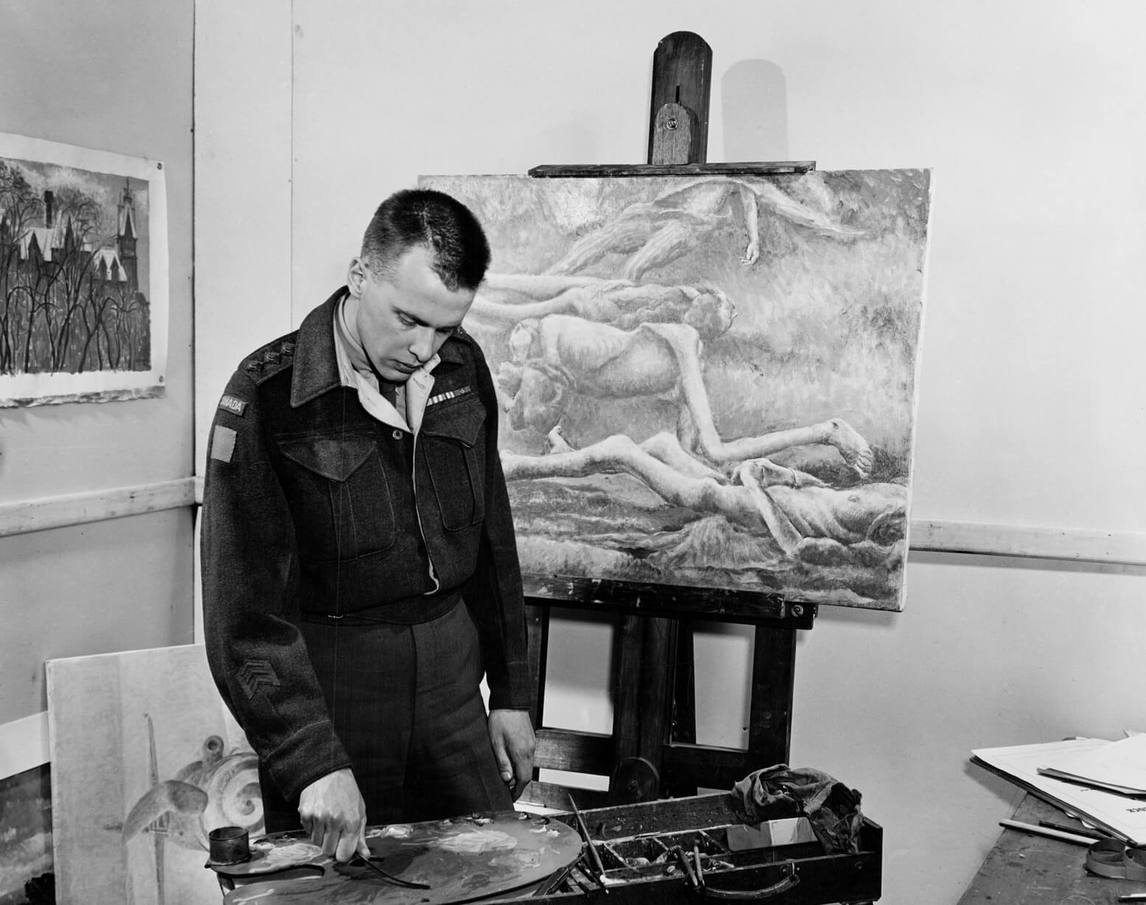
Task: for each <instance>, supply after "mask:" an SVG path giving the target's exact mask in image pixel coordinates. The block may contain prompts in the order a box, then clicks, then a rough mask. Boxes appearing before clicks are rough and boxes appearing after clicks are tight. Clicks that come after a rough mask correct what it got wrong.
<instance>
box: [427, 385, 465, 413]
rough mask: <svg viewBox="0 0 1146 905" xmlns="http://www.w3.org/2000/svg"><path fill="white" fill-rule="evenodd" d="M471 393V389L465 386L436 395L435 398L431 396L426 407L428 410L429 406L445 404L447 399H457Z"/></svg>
mask: <svg viewBox="0 0 1146 905" xmlns="http://www.w3.org/2000/svg"><path fill="white" fill-rule="evenodd" d="M473 391H474V388H473V387H470V386H465V387H458V388H457V389H456V390H447V391H446V392H444V393H438V395H437V396H431V397H430V398H429V400H428V401H427V402H426V407H427V408H429V407H430V406H431V405H437V404H438V403H439V402H445V401H446V400H447V399H457V397H458V396H465V395H466V394H467V393H472V392H473Z"/></svg>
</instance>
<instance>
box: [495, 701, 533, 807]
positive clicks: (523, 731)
mask: <svg viewBox="0 0 1146 905" xmlns="http://www.w3.org/2000/svg"><path fill="white" fill-rule="evenodd" d="M489 740H490V743H491V744H492V745H493V753H494V756H495V757H496V758H497V768H498V770H499V771H500V773H501V778H502V780H503V781H504V782H505V784H506V785H507V786H509V791H510V793H511V794H512V795H513V800H514V801H517V799H518V798H519V797H521V793H522V792H524V791H525V787H526V786H527V785H528V784H529V781H530V780H531V779H532V778H533V748H534V745H535V744H536V742H535V740H534V737H533V724H532V723H531V722H530V720H529V711H528V710H491V711H490V713H489Z"/></svg>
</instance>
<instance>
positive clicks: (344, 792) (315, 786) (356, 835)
mask: <svg viewBox="0 0 1146 905" xmlns="http://www.w3.org/2000/svg"><path fill="white" fill-rule="evenodd" d="M298 816H299V817H300V818H301V819H302V827H303V829H304V830H306V831H307V832H308V833H310V841H311V842H313V843H314V844H315V845H320V846H322V850H323V852H325V853H326V854H328V855H333V856H334V858H335V860H336V861H349V860H350V859H351V858H353V857H354V855H355V854H359V855H361V856H362V857H363V858H369V857H370V849H369V848H368V847H367V845H366V835H365V833H366V802H365V801H363V800H362V793H361V792H359V791H358V783H357V782H356V781H355V779H354V774H353V773H351V772H350V770H349V768H347V769H343V770H337V771H335V772H334V773H328V774H327V775H326V776H323V777H321V778H320V779H316V780H315V781H314V782H312V783H311V784H310V785H309V786H307V787H306V788H305V789H303V790H302V794H301V795H300V796H299V799H298Z"/></svg>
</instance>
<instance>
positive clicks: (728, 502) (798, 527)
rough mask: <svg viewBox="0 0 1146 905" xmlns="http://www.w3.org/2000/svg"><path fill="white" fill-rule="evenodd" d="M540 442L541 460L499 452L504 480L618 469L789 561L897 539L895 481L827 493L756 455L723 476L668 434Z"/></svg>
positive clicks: (836, 556) (900, 496) (556, 435)
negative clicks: (768, 542) (769, 544)
mask: <svg viewBox="0 0 1146 905" xmlns="http://www.w3.org/2000/svg"><path fill="white" fill-rule="evenodd" d="M548 440H549V451H548V453H547V454H545V455H541V456H524V455H519V454H517V453H512V452H508V451H503V452H502V454H501V459H502V468H503V469H504V471H505V476H506V479H507V480H510V481H514V480H521V479H525V478H547V477H584V476H586V475H592V474H600V473H615V472H624V473H627V474H630V475H633V476H634V477H636V478H639V479H640V480H641V481H643V482H644V483H645V484H646V485H648V487H649V488H650V489H652V490H653V491H655V492H656V493H657V494H658V495H660V496H661V497H662V498H663V499H664V500H665V501H667V502H669V503H671V504H673V505H679V506H686V507H688V508H690V509H694V510H696V511H698V512H704V513H709V514H715V515H722V516H724V517H725V518H727V519H728V520H729V521H730V522H732V523H734V524H738V525H740V526H741V527H744V528H747V529H748V530H750V531H752V532H762V531H766V532H767V533H768V534H770V535H771V536H772V538H773V539H774V540H775V541H776V543H777V546H779V547H780V549H781V550H782V551H783V552H784V553H785V554H786V555H787V556H788V557H790V558H794V559H806V560H813V561H818V562H824V561H830V560H834V561H840V560H844V559H846V558H848V557H850V556H851V555H852V553H853V551H855V552H859V553H860V554H861V555H862V554H863V553H864V552H867V553H869V555H872V554H873V555H874V556H873V558H880V557H883V556H886V555H887V551H888V549H889V548H890V547H891V546H892V545H893V544H894V543H895V541H897V540H899V539H901V538H902V537H903V536H904V530H905V522H906V511H907V488H906V487H904V486H902V485H900V484H892V483H870V484H864V485H861V486H858V487H853V488H849V489H846V490H840V489H834V488H831V487H827V486H825V485H824V483H823V482H822V481H820V480H819V479H818V478H816V477H814V476H813V475H810V474H807V473H805V472H801V471H797V470H794V469H790V468H785V467H783V466H780V465H777V464H775V463H773V462H771V461H769V460H768V459H766V458H763V457H759V458H753V459H747V460H745V461H743V462H739V463H736V465H735V467H734V468H733V469H732V471H731V475H729V474H726V473H725V472H722V471H718V470H716V469H714V468H712V467H710V466H708V465H706V464H705V463H704V462H701V461H699V460H698V459H696V458H695V457H693V456H691V455H690V454H689V453H688V452H687V451H686V450H685V449H683V448H682V447H681V445H680V443H679V442H678V441H677V439H676V438H675V437H674V436H672V435H671V434H668V433H661V434H656V435H654V436H653V437H650V438H649V439H648V440H646V441H644V442H643V443H639V444H638V443H636V442H635V441H634V440H632V439H631V438H629V437H626V436H624V435H623V434H616V435H613V436H610V437H607V438H605V439H604V440H600V441H598V442H597V443H593V444H591V445H589V446H586V447H585V448H583V449H574V448H573V447H572V446H570V445H569V443H568V442H566V440H565V438H564V437H563V436H562V434H561V431H560V428H555V429H554V430H552V431H551V432H550V434H549V438H548ZM865 548H866V549H865Z"/></svg>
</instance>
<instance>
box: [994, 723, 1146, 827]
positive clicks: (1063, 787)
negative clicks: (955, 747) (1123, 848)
mask: <svg viewBox="0 0 1146 905" xmlns="http://www.w3.org/2000/svg"><path fill="white" fill-rule="evenodd" d="M1135 738H1137V736H1135ZM1133 740H1134V739H1127V741H1133ZM1114 744H1116V743H1114V742H1110V741H1107V740H1105V739H1070V740H1068V741H1063V742H1048V743H1045V744H1038V745H1014V746H1011V747H1007V748H979V749H978V750H975V751H972V752H971V754H972V760H973V761H974V762H975V763H977V764H979V765H981V766H983V767H986V768H987V769H988V770H991V771H992V772H994V773H998V774H999V775H1000V776H1002V777H1004V778H1005V779H1009V780H1010V781H1011V782H1013V783H1016V784H1017V785H1019V786H1022V787H1023V788H1024V789H1026V790H1027V791H1028V792H1030V793H1031V794H1033V795H1036V796H1038V797H1039V798H1042V799H1044V800H1045V801H1048V802H1050V803H1051V804H1053V805H1055V806H1056V807H1059V808H1062V809H1063V810H1065V811H1068V812H1070V813H1071V814H1074V815H1075V816H1077V817H1081V818H1082V819H1083V820H1085V821H1087V822H1088V823H1092V824H1093V825H1095V826H1097V827H1099V828H1100V829H1103V830H1105V831H1106V832H1108V833H1110V834H1111V835H1113V836H1116V837H1117V838H1119V839H1122V840H1124V841H1125V842H1130V843H1133V844H1135V845H1146V797H1137V798H1136V797H1131V796H1128V795H1122V794H1118V793H1115V792H1109V791H1104V790H1102V789H1097V788H1094V787H1093V786H1084V785H1080V784H1079V783H1078V782H1077V781H1072V782H1065V781H1063V780H1061V779H1056V778H1055V777H1053V776H1048V775H1047V774H1046V773H1044V772H1042V770H1045V769H1046V768H1047V767H1048V765H1050V764H1052V763H1059V762H1061V763H1064V764H1065V763H1068V761H1067V760H1066V758H1068V757H1069V758H1078V759H1086V756H1089V755H1093V756H1094V757H1095V758H1102V757H1104V755H1102V754H1097V753H1096V752H1099V751H1101V750H1102V749H1105V748H1107V747H1109V746H1111V745H1114ZM1117 744H1121V743H1120V742H1119V743H1117ZM1140 744H1141V743H1140ZM1072 762H1073V761H1072ZM1052 769H1053V768H1052Z"/></svg>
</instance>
